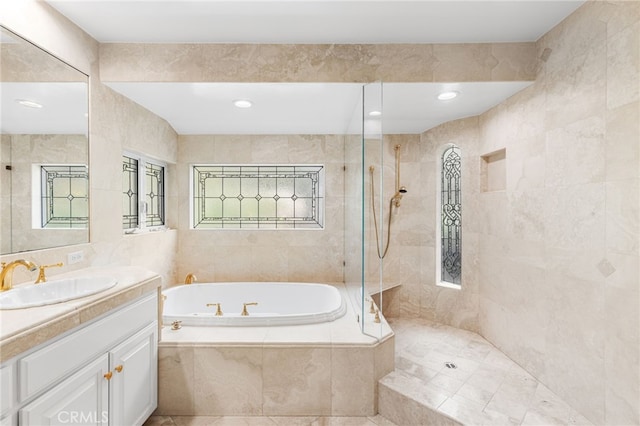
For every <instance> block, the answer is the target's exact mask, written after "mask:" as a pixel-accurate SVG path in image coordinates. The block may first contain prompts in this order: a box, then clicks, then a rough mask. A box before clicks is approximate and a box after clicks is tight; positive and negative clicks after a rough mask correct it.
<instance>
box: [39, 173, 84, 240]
mask: <svg viewBox="0 0 640 426" xmlns="http://www.w3.org/2000/svg"><path fill="white" fill-rule="evenodd" d="M40 174H41V179H42V184H41V194H40V195H41V199H42V203H41V204H42V216H41V217H42V221H41V226H42V228H86V227H87V225H88V223H89V214H88V211H89V207H88V206H89V183H88V182H89V172H88V169H87V167H86V166H83V165H80V166H68V165H43V166H41V167H40Z"/></svg>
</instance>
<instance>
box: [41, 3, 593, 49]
mask: <svg viewBox="0 0 640 426" xmlns="http://www.w3.org/2000/svg"><path fill="white" fill-rule="evenodd" d="M47 2H48V3H49V4H51V5H52V6H53V7H55V8H56V9H58V10H59V11H60V12H61V13H62V14H63V15H65V16H67V17H68V18H69V19H71V20H72V21H73V22H75V23H76V24H78V25H79V26H80V27H81V28H83V29H84V30H85V31H86V32H88V33H89V34H90V35H91V36H92V37H94V38H95V39H96V40H98V41H100V42H103V43H104V42H116V43H129V42H141V43H142V42H144V43H292V44H301V43H336V44H344V43H347V44H348V43H485V42H486V43H490V42H496V43H497V42H519V41H536V40H537V39H539V38H540V36H542V35H543V34H544V33H546V32H547V31H549V29H551V28H553V27H554V26H555V25H557V24H558V23H559V22H560V21H561V20H562V19H564V18H565V17H566V16H567V15H569V14H570V13H571V12H573V11H574V10H575V9H577V8H578V7H579V6H580V5H581V4H582V3H584V1H582V0H580V1H577V0H576V1H573V0H572V1H560V0H554V1H544V0H533V1H532V0H529V1H526V0H511V1H494V0H490V1H484V0H471V1H458V0H447V1H444V0H436V1H424V0H410V1H401V0H387V1H381V0H374V1H370V0H351V1H341V0H315V1H311V0H284V1H282V0H281V1H273V0H226V1H224V0H195V1H193V0H145V1H118V0H47Z"/></svg>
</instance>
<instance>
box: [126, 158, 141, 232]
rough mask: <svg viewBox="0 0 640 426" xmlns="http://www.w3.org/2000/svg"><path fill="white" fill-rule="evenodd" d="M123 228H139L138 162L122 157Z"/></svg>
mask: <svg viewBox="0 0 640 426" xmlns="http://www.w3.org/2000/svg"><path fill="white" fill-rule="evenodd" d="M122 212H123V213H122V227H123V228H124V229H131V228H136V227H137V226H138V160H136V159H135V158H131V157H127V156H126V155H123V156H122Z"/></svg>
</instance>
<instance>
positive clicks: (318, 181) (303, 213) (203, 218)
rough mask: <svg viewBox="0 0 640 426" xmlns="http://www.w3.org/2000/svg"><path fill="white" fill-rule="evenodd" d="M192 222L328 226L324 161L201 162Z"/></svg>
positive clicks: (194, 174) (244, 226)
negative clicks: (258, 163)
mask: <svg viewBox="0 0 640 426" xmlns="http://www.w3.org/2000/svg"><path fill="white" fill-rule="evenodd" d="M191 178H192V185H191V187H192V213H193V214H192V226H193V228H197V229H322V228H323V226H324V167H323V166H320V165H195V166H193V169H192V176H191Z"/></svg>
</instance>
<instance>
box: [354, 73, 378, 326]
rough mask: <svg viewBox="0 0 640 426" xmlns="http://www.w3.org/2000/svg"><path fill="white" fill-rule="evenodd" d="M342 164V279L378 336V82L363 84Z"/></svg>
mask: <svg viewBox="0 0 640 426" xmlns="http://www.w3.org/2000/svg"><path fill="white" fill-rule="evenodd" d="M345 166H346V170H345V172H346V176H345V253H348V255H347V259H346V264H345V283H346V285H347V291H348V293H349V299H350V301H351V302H352V304H353V306H354V308H355V310H356V312H358V317H359V321H360V326H361V329H362V332H363V333H365V334H369V335H372V336H375V337H381V327H380V324H378V323H376V322H375V321H374V319H375V311H374V312H373V313H372V312H371V295H378V294H380V292H381V284H382V262H381V260H380V259H379V258H378V255H377V249H376V237H375V228H374V221H373V215H372V213H373V211H372V208H375V209H377V210H380V209H381V204H380V203H381V201H382V198H381V197H380V196H379V194H377V196H376V200H375V201H376V203H375V206H374V205H373V202H372V198H371V182H372V181H373V183H374V185H375V187H376V188H377V189H376V190H377V191H379V190H380V187H381V186H380V185H381V183H382V173H383V170H382V169H383V163H382V83H380V82H377V83H371V84H367V85H364V86H363V87H362V95H361V99H360V102H359V103H358V105H357V107H356V110H355V112H354V114H353V119H352V124H351V127H350V131H349V132H348V135H347V139H346V141H345ZM377 213H378V214H379V212H377ZM380 225H382V224H380ZM378 232H379V234H382V232H381V230H378Z"/></svg>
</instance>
